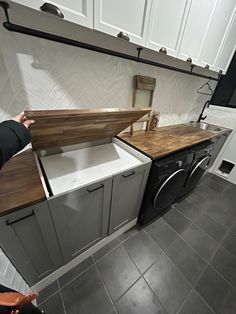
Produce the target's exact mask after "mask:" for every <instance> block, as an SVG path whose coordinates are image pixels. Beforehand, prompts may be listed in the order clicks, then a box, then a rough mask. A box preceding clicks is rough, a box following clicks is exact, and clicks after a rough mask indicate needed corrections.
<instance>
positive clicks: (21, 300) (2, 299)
mask: <svg viewBox="0 0 236 314" xmlns="http://www.w3.org/2000/svg"><path fill="white" fill-rule="evenodd" d="M37 296H38V295H37V294H36V293H28V294H27V295H24V294H21V293H19V292H3V293H0V305H2V306H8V307H12V308H15V309H13V310H12V312H11V314H18V313H20V309H21V308H22V306H24V305H25V304H28V303H31V302H32V301H33V300H34V299H36V298H37Z"/></svg>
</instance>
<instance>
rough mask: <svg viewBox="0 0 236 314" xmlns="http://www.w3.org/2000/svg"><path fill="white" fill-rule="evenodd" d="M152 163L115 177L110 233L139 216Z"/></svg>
mask: <svg viewBox="0 0 236 314" xmlns="http://www.w3.org/2000/svg"><path fill="white" fill-rule="evenodd" d="M150 164H151V163H150ZM150 164H149V163H148V164H145V165H142V166H139V167H137V168H134V169H132V170H129V171H126V172H123V173H121V174H117V175H115V176H114V177H113V185H112V199H111V213H110V225H109V234H111V233H113V232H115V231H117V230H118V229H119V228H121V227H122V226H124V225H125V224H126V223H128V222H129V221H131V220H133V219H135V218H136V217H138V214H139V209H140V206H141V202H142V199H143V193H144V189H145V187H146V183H147V178H148V174H149V170H150Z"/></svg>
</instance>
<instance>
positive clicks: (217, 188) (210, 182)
mask: <svg viewBox="0 0 236 314" xmlns="http://www.w3.org/2000/svg"><path fill="white" fill-rule="evenodd" d="M215 177H216V176H213V177H208V178H206V179H205V180H203V182H202V184H201V187H202V188H204V187H207V188H210V189H211V190H213V191H214V192H217V193H222V192H223V191H224V190H225V189H226V188H227V186H228V184H227V183H226V184H225V183H224V182H222V183H219V180H216V179H215ZM224 181H225V180H224ZM226 182H227V181H226Z"/></svg>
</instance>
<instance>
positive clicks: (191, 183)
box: [185, 155, 211, 191]
mask: <svg viewBox="0 0 236 314" xmlns="http://www.w3.org/2000/svg"><path fill="white" fill-rule="evenodd" d="M210 160H211V157H210V155H207V156H204V157H203V158H202V159H200V160H198V162H197V163H196V164H195V165H194V166H193V167H192V169H191V170H190V174H189V176H188V179H187V181H186V183H185V186H186V188H187V189H188V190H189V191H190V190H191V189H193V188H194V187H195V186H196V185H197V183H198V181H199V180H200V179H201V176H202V175H203V174H204V172H205V171H206V169H207V168H208V167H209V163H210Z"/></svg>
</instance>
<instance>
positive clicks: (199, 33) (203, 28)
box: [178, 0, 217, 66]
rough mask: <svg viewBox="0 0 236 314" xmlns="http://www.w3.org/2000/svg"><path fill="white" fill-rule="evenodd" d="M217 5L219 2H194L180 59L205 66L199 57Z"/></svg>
mask: <svg viewBox="0 0 236 314" xmlns="http://www.w3.org/2000/svg"><path fill="white" fill-rule="evenodd" d="M216 3H217V0H192V2H191V6H190V9H189V12H188V17H187V22H186V24H185V29H184V33H183V38H182V43H181V46H180V50H179V54H178V58H180V59H182V60H187V59H188V58H191V59H192V62H193V63H195V64H197V65H200V66H203V65H204V64H203V62H201V61H200V59H199V57H200V53H201V49H202V46H203V44H204V40H205V37H206V35H207V31H208V28H209V24H210V21H211V19H212V16H213V13H214V9H215V5H216Z"/></svg>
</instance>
